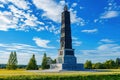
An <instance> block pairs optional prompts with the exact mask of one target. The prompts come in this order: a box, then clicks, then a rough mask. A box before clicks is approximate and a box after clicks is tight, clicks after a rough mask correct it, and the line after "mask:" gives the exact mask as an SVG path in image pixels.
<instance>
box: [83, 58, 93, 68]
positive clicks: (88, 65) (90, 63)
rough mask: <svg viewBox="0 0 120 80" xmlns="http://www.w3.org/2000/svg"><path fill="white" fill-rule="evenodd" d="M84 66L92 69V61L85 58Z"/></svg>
mask: <svg viewBox="0 0 120 80" xmlns="http://www.w3.org/2000/svg"><path fill="white" fill-rule="evenodd" d="M84 68H86V69H92V62H91V61H89V60H87V61H86V62H85V64H84Z"/></svg>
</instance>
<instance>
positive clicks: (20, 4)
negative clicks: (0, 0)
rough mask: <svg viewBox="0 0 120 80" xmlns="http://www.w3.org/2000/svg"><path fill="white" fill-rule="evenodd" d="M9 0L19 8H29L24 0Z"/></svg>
mask: <svg viewBox="0 0 120 80" xmlns="http://www.w3.org/2000/svg"><path fill="white" fill-rule="evenodd" d="M8 1H9V2H12V3H13V4H14V5H15V6H17V7H18V8H20V9H24V10H27V9H29V3H28V2H27V1H25V0H8Z"/></svg>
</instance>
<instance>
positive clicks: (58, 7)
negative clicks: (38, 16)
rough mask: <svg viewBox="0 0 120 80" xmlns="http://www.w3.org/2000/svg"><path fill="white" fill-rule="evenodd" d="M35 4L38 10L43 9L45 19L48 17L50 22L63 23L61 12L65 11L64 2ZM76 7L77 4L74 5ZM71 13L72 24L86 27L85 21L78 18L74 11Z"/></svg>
mask: <svg viewBox="0 0 120 80" xmlns="http://www.w3.org/2000/svg"><path fill="white" fill-rule="evenodd" d="M33 3H34V4H35V5H36V7H37V8H38V9H42V10H43V11H44V13H43V14H42V16H43V17H47V18H48V19H50V20H53V21H55V22H57V23H58V22H59V23H60V22H61V17H60V16H61V12H62V11H63V7H64V6H63V4H65V2H64V1H60V3H56V2H55V1H53V0H51V1H50V0H49V1H46V0H34V1H33ZM49 3H50V4H49ZM74 5H76V3H74ZM70 12H71V22H72V23H79V24H80V25H84V24H85V21H84V20H83V19H82V18H80V17H78V16H77V14H76V13H74V11H70Z"/></svg>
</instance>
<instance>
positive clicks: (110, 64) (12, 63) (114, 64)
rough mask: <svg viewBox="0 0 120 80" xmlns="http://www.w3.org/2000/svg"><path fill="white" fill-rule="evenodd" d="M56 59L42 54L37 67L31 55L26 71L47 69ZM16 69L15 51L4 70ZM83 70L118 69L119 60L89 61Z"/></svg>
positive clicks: (33, 56)
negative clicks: (39, 64)
mask: <svg viewBox="0 0 120 80" xmlns="http://www.w3.org/2000/svg"><path fill="white" fill-rule="evenodd" d="M55 63H56V59H54V60H53V59H52V58H50V57H48V56H47V55H46V53H44V55H43V58H42V63H41V66H40V67H39V66H38V65H37V62H36V59H35V55H34V54H33V55H32V57H31V58H30V60H29V62H28V64H27V66H26V70H38V69H39V68H41V69H49V68H50V64H55ZM17 68H18V61H17V53H16V52H15V51H13V52H11V54H10V56H9V59H8V63H7V65H6V69H9V70H11V69H12V70H15V69H17ZM84 68H85V69H118V68H120V58H116V60H115V61H114V60H112V59H111V60H106V61H105V62H102V63H101V62H97V63H92V62H91V61H90V60H87V61H86V62H85V64H84Z"/></svg>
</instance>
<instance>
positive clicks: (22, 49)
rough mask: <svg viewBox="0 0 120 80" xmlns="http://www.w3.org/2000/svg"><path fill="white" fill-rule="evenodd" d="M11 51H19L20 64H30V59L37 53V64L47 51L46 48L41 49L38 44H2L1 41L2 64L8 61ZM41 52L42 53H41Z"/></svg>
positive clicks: (0, 57)
mask: <svg viewBox="0 0 120 80" xmlns="http://www.w3.org/2000/svg"><path fill="white" fill-rule="evenodd" d="M11 46H12V47H11ZM26 49H27V50H26ZM11 51H16V52H17V57H18V64H28V61H29V59H30V58H31V57H32V54H35V56H36V60H37V64H40V63H41V60H42V59H41V58H42V56H43V53H44V52H45V50H44V49H40V48H37V47H36V46H31V45H27V44H19V43H11V44H2V43H0V55H1V56H0V64H1V63H4V64H6V63H7V61H8V58H9V54H10V52H11ZM41 52H42V54H40V53H41Z"/></svg>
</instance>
